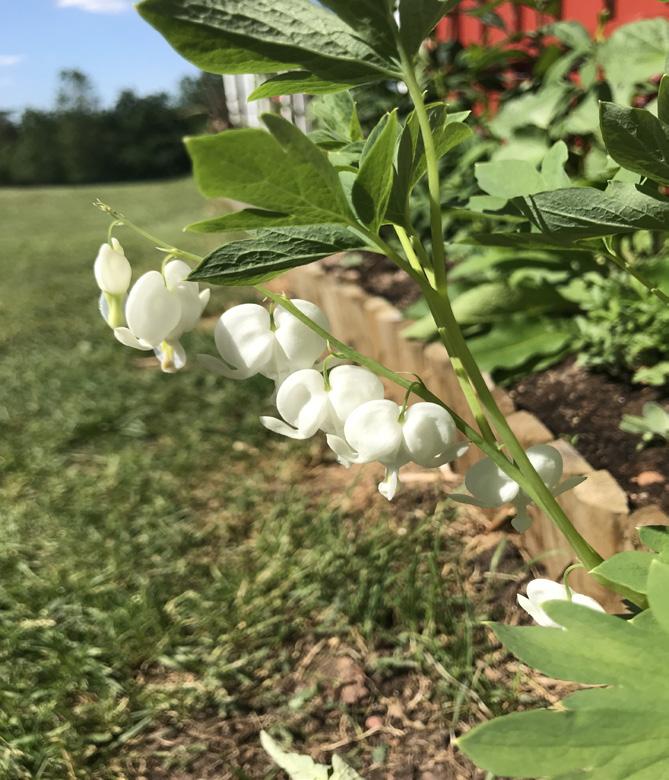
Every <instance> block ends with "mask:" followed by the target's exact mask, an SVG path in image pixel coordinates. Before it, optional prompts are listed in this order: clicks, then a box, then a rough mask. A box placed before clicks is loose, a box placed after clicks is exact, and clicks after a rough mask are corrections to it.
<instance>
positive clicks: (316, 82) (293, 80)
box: [248, 70, 364, 102]
mask: <svg viewBox="0 0 669 780" xmlns="http://www.w3.org/2000/svg"><path fill="white" fill-rule="evenodd" d="M360 83H361V84H363V83H364V81H361V82H360ZM350 86H351V84H350V83H348V84H337V83H335V82H333V81H324V80H323V79H320V78H318V76H314V75H313V74H311V73H307V72H306V71H303V70H296V71H290V73H279V74H278V75H277V76H272V78H269V79H267V81H263V83H262V84H261V85H260V86H259V87H256V88H255V89H254V90H253V92H251V94H250V95H249V97H248V99H249V102H250V101H252V100H260V98H269V97H277V96H279V95H296V94H300V93H305V94H307V95H328V94H330V93H333V92H342V91H343V90H345V89H349V87H350Z"/></svg>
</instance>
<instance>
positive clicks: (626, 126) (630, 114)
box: [600, 103, 669, 184]
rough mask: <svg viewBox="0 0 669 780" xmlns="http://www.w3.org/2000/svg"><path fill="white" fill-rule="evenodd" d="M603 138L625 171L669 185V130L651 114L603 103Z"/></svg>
mask: <svg viewBox="0 0 669 780" xmlns="http://www.w3.org/2000/svg"><path fill="white" fill-rule="evenodd" d="M600 123H601V128H602V135H603V137H604V143H605V144H606V148H607V151H608V153H609V154H610V155H611V157H613V159H614V160H615V161H616V162H617V163H618V164H619V165H622V166H623V168H627V169H628V170H630V171H634V173H638V174H640V175H642V176H647V177H648V178H650V179H652V180H653V181H657V182H660V183H661V184H669V126H667V125H663V124H662V122H660V120H659V119H657V118H656V117H654V116H653V115H652V114H651V113H650V111H645V110H644V109H641V108H626V107H624V106H618V105H616V104H615V103H602V104H601V108H600Z"/></svg>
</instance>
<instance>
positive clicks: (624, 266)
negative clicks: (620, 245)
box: [603, 241, 669, 303]
mask: <svg viewBox="0 0 669 780" xmlns="http://www.w3.org/2000/svg"><path fill="white" fill-rule="evenodd" d="M603 243H604V246H605V247H606V249H605V250H604V255H605V257H607V258H608V259H609V260H610V261H611V262H612V263H613V264H614V265H615V266H617V267H618V268H620V270H621V271H625V273H628V274H629V275H630V276H633V277H634V278H635V279H636V280H637V282H639V283H640V284H642V285H643V286H644V287H645V288H646V289H647V290H648V292H649V293H650V294H651V295H654V296H655V297H656V298H659V299H660V300H661V301H662V303H669V295H667V294H666V293H665V292H663V291H662V290H661V289H660V288H659V287H658V286H657V285H655V284H653V283H652V282H649V281H648V279H646V278H645V276H644V275H643V274H640V273H639V272H638V271H637V270H636V269H635V268H634V266H633V265H632V264H631V263H630V262H629V260H627V259H626V258H624V257H621V255H619V254H618V253H617V252H616V251H615V249H613V247H612V246H609V244H608V243H607V242H606V241H603Z"/></svg>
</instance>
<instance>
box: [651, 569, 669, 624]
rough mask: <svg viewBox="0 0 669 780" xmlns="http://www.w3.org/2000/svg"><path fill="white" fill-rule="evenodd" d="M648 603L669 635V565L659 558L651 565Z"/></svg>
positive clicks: (656, 618) (654, 615)
mask: <svg viewBox="0 0 669 780" xmlns="http://www.w3.org/2000/svg"><path fill="white" fill-rule="evenodd" d="M648 601H649V603H650V608H651V610H652V612H653V617H654V618H655V620H657V622H658V623H659V625H660V627H661V628H662V629H663V630H664V631H665V632H666V633H667V634H668V635H669V565H667V563H665V562H663V561H660V560H659V559H658V558H657V557H656V558H655V560H654V561H653V562H652V563H651V565H650V572H649V575H648Z"/></svg>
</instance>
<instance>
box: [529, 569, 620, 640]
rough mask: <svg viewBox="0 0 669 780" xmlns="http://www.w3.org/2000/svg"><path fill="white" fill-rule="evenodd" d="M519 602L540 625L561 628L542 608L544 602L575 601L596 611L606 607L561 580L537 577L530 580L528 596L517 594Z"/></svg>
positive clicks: (602, 610) (601, 610)
mask: <svg viewBox="0 0 669 780" xmlns="http://www.w3.org/2000/svg"><path fill="white" fill-rule="evenodd" d="M516 598H517V600H518V604H519V605H520V606H521V607H522V608H523V609H524V610H525V612H527V613H528V614H529V615H530V616H531V617H532V619H533V620H534V621H535V622H536V623H538V624H539V625H540V626H545V627H549V628H561V626H560V625H558V624H557V623H556V622H555V621H554V620H552V619H551V618H549V617H548V615H547V614H546V612H544V610H543V609H542V604H544V603H545V602H547V601H573V602H574V604H580V605H581V606H583V607H589V608H590V609H594V610H595V611H596V612H604V611H605V610H604V607H602V605H601V604H600V603H599V602H598V601H595V599H593V598H591V597H590V596H586V595H584V594H583V593H576V592H575V591H571V593H569V592H568V591H567V588H566V587H565V586H564V585H562V584H561V583H559V582H553V581H552V580H545V579H537V580H532V581H531V582H528V584H527V596H523V595H522V594H520V593H519V594H518V596H516Z"/></svg>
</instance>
